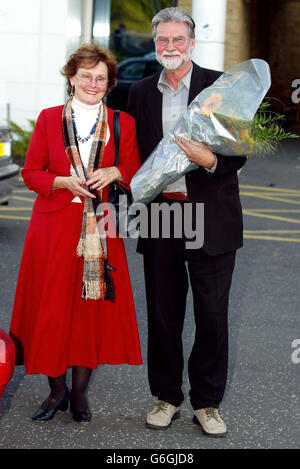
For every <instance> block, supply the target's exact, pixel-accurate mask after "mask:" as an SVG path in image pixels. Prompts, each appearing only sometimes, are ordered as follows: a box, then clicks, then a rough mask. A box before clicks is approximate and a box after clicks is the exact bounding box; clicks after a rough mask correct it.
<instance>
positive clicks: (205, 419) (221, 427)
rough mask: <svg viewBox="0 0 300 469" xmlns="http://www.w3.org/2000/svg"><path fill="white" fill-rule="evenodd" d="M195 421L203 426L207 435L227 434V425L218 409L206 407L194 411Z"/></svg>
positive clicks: (218, 435)
mask: <svg viewBox="0 0 300 469" xmlns="http://www.w3.org/2000/svg"><path fill="white" fill-rule="evenodd" d="M194 414H195V415H194V418H193V422H194V423H196V424H197V425H200V426H201V427H202V430H203V432H204V433H205V434H206V435H207V436H213V437H216V438H217V437H220V436H225V435H226V433H227V427H226V423H225V422H224V420H223V419H222V418H221V417H220V414H219V412H218V409H215V408H214V407H206V408H205V409H199V410H195V411H194Z"/></svg>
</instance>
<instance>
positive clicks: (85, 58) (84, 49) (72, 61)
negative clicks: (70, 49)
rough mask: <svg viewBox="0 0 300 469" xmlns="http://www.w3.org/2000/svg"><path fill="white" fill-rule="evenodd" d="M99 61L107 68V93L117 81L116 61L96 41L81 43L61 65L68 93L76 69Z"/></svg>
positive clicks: (69, 92)
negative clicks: (66, 81)
mask: <svg viewBox="0 0 300 469" xmlns="http://www.w3.org/2000/svg"><path fill="white" fill-rule="evenodd" d="M99 62H104V63H105V64H106V66H107V68H108V84H107V92H108V93H109V92H110V91H111V90H112V88H113V87H114V86H115V85H116V82H117V62H116V59H115V57H114V55H113V54H112V52H111V51H110V50H108V49H102V48H101V47H100V46H99V45H98V44H97V43H93V44H82V45H81V46H80V47H79V48H78V49H77V51H76V52H74V53H73V54H71V55H70V57H69V59H68V61H67V63H66V64H65V65H64V66H63V68H62V70H61V73H62V75H63V76H65V77H66V78H67V80H68V88H67V92H68V94H69V95H70V94H71V91H72V86H71V83H70V78H71V77H73V76H74V75H76V73H77V70H78V69H79V68H81V67H83V68H93V67H95V66H96V65H98V63H99Z"/></svg>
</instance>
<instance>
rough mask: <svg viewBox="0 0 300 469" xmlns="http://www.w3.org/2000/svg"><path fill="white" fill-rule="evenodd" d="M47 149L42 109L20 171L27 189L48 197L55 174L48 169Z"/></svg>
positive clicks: (44, 119)
mask: <svg viewBox="0 0 300 469" xmlns="http://www.w3.org/2000/svg"><path fill="white" fill-rule="evenodd" d="M48 163H49V149H48V142H47V135H46V117H45V112H44V111H42V112H41V113H40V115H39V117H38V119H37V122H36V125H35V128H34V130H33V133H32V136H31V139H30V142H29V146H28V150H27V154H26V159H25V165H24V169H22V171H21V173H22V176H23V179H24V182H25V184H26V186H27V187H28V189H30V190H32V191H35V192H37V193H38V194H39V195H42V196H44V197H50V196H51V194H52V191H51V188H52V184H53V181H54V179H55V177H56V176H57V174H54V173H51V172H49V171H48Z"/></svg>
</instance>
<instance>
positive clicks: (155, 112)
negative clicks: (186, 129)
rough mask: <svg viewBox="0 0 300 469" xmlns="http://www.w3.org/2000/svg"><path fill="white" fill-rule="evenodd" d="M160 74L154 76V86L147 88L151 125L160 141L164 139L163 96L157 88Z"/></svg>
mask: <svg viewBox="0 0 300 469" xmlns="http://www.w3.org/2000/svg"><path fill="white" fill-rule="evenodd" d="M159 77H160V73H158V74H156V75H154V76H153V83H152V86H149V87H148V88H147V93H148V95H147V103H148V109H149V110H150V114H151V115H150V116H149V125H150V122H151V125H153V128H154V130H155V133H156V136H157V138H158V140H159V141H160V140H161V139H162V138H163V130H162V94H161V92H160V91H159V89H158V88H157V83H158V80H159Z"/></svg>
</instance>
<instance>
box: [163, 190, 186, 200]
mask: <svg viewBox="0 0 300 469" xmlns="http://www.w3.org/2000/svg"><path fill="white" fill-rule="evenodd" d="M162 195H163V197H166V198H167V199H175V200H189V197H188V194H187V192H163V193H162Z"/></svg>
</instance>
